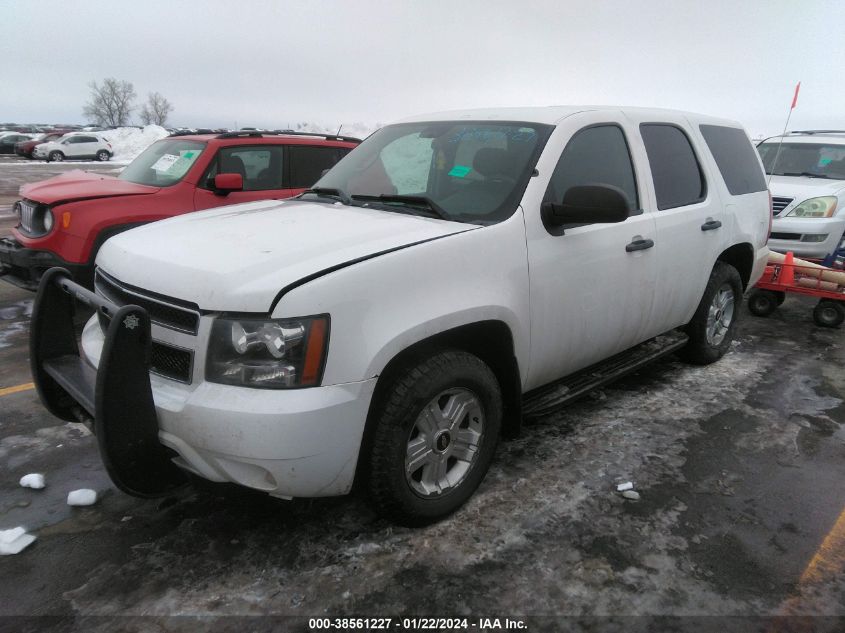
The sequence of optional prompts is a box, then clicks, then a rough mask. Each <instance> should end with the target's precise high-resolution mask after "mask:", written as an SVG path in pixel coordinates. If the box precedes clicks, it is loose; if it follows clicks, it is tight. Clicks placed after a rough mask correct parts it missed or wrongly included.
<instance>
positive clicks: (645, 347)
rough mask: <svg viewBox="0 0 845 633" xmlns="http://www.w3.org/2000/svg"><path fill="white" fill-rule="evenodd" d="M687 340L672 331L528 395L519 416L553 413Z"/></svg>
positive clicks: (524, 399) (537, 415)
mask: <svg viewBox="0 0 845 633" xmlns="http://www.w3.org/2000/svg"><path fill="white" fill-rule="evenodd" d="M688 340H689V337H688V336H687V335H686V334H684V333H683V332H679V331H677V330H673V331H671V332H667V333H666V334H661V335H660V336H656V337H654V338H653V339H649V340H648V341H646V342H645V343H640V344H639V345H637V346H636V347H632V348H631V349H628V350H625V351H624V352H620V353H619V354H616V355H615V356H611V357H610V358H608V359H606V360H603V361H601V362H600V363H596V364H595V365H590V366H589V367H587V368H586V369H582V370H581V371H579V372H576V373H574V374H571V375H569V376H567V377H566V378H562V379H561V380H558V381H556V382H553V383H551V384H548V385H545V386H543V387H539V388H538V389H534V390H532V391H529V392H528V393H526V394H525V395H524V396H523V397H522V414H523V415H524V416H525V417H526V418H537V417H540V416H543V415H547V414H549V413H553V412H555V411H557V410H559V409H561V408H563V407H564V406H565V405H566V404H568V403H570V402H571V401H573V400H575V399H576V398H580V397H581V396H583V395H586V394H588V393H589V392H591V391H593V390H594V389H598V388H599V387H603V386H604V385H606V384H607V383H609V382H612V381H614V380H616V379H617V378H621V377H622V376H625V375H626V374H630V373H631V372H633V371H636V370H637V369H639V368H640V367H642V366H643V365H647V364H648V363H650V362H652V361H653V360H656V359H658V358H660V357H661V356H665V355H667V354H671V353H672V352H674V351H676V350H678V349H680V348H682V347H683V346H684V345H686V343H687V341H688Z"/></svg>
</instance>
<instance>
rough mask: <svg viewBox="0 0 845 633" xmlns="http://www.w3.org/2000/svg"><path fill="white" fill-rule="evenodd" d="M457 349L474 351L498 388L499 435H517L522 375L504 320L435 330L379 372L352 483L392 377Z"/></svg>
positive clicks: (361, 465) (359, 476)
mask: <svg viewBox="0 0 845 633" xmlns="http://www.w3.org/2000/svg"><path fill="white" fill-rule="evenodd" d="M444 349H459V350H463V351H465V352H469V353H470V354H474V355H475V356H477V357H478V358H480V359H481V360H482V361H484V363H486V364H487V365H488V366H489V367H490V369H491V370H492V371H493V373H494V374H495V376H496V378H497V380H498V381H499V386H500V388H501V390H502V404H503V416H502V431H501V433H502V436H503V437H507V438H513V437H517V436H518V435H519V433H520V430H521V427H522V379H521V377H520V372H519V361H518V360H517V358H516V355H515V352H514V341H513V333H512V332H511V330H510V328H509V327H508V325H507V324H506V323H505V322H504V321H498V320H486V321H476V322H474V323H468V324H465V325H460V326H457V327H454V328H451V329H449V330H445V331H443V332H438V333H437V334H434V335H432V336H429V337H428V338H425V339H422V340H420V341H417V342H415V343H413V344H412V345H410V346H408V347H406V348H405V349H403V350H402V351H400V352H399V353H397V354H396V355H395V356H393V358H391V359H390V361H388V363H387V364H386V365H385V367H384V369H383V370H382V371H381V372H379V376H378V381H377V383H376V387H375V390H374V392H373V396H372V398H371V400H370V407H369V410H368V412H367V421H366V425H365V427H364V435H363V438H362V441H361V450H360V452H359V454H358V465H357V467H356V474H355V482H356V485H357V484H358V483H359V482H360V480H361V479H362V475H365V474H366V473H365V468H366V455H367V454H369V450H370V447H371V444H372V429H373V428H374V426H375V423H374V417H375V412H376V411H378V408H379V407H380V406H381V404H382V402H384V398H385V396H386V394H387V390H388V389H389V387H390V385H391V384H392V382H393V380H394V379H395V378H396V377H397V376H398V375H399V374H400V373H401V372H402V370H404V369H405V368H407V367H408V366H409V365H411V364H413V363H415V362H417V361H419V360H421V359H423V358H425V357H426V356H429V355H431V354H432V353H435V352H437V351H439V350H444Z"/></svg>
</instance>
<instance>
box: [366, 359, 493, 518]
mask: <svg viewBox="0 0 845 633" xmlns="http://www.w3.org/2000/svg"><path fill="white" fill-rule="evenodd" d="M385 388H386V391H384V392H383V393H384V394H385V395H384V397H383V399H382V401H381V403H380V404H378V405H377V409H375V410H374V411H373V415H374V416H375V417H374V418H373V423H374V424H375V427H374V428H373V436H372V449H371V451H370V453H369V455H368V456H367V458H368V473H367V488H368V490H369V494H370V498H371V500H372V503H373V505H374V506H375V508H376V510H377V511H378V512H379V514H381V515H383V516H384V517H386V518H388V519H391V520H393V521H395V522H397V523H400V524H402V525H408V526H413V525H425V524H427V523H432V522H434V521H436V520H438V519H441V518H443V517H445V516H447V515H449V514H451V513H452V512H454V511H455V510H457V509H458V508H459V507H460V506H461V505H463V503H464V502H465V501H466V500H467V499H468V498H469V497H470V496H471V495H472V493H473V492H474V491H475V489H476V488H477V487H478V485H479V484H480V483H481V480H482V479H483V478H484V475H485V474H486V473H487V470H488V468H489V467H490V462H491V461H492V459H493V452H494V451H495V449H496V443H497V441H498V438H499V430H500V428H501V424H502V395H501V390H500V388H499V383H498V381H497V380H496V376H495V375H494V374H493V372H492V371H491V370H490V368H489V367H488V366H487V365H485V364H484V363H483V362H482V361H481V360H480V359H479V358H477V357H476V356H473V355H472V354H468V353H466V352H463V351H457V350H452V351H443V352H439V353H437V354H435V355H434V356H431V357H429V358H427V359H424V360H422V361H419V362H417V363H416V364H414V365H411V366H409V367H407V368H405V369H404V370H403V371H402V372H401V373H400V374H399V375H398V376H397V377H396V378H395V379H394V380H393V381H392V382H391V383H390V384H387V385H385Z"/></svg>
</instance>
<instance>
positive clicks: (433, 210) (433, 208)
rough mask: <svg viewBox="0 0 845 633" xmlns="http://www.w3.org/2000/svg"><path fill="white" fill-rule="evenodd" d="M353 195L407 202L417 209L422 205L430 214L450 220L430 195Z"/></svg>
mask: <svg viewBox="0 0 845 633" xmlns="http://www.w3.org/2000/svg"><path fill="white" fill-rule="evenodd" d="M352 197H353V198H354V199H355V200H374V201H376V202H385V203H398V204H406V205H408V206H410V207H414V208H417V209H419V208H420V207H422V209H421V210H422V211H426V212H428V213H429V214H430V215H432V216H434V217H435V218H439V219H441V220H450V218H449V214H448V213H446V212H445V211H444V210H443V208H442V207H441V206H440V205H439V204H437V203H436V202H435V201H434V200H432V199H431V198H429V197H428V196H409V195H402V194H382V195H380V196H363V195H355V196H352Z"/></svg>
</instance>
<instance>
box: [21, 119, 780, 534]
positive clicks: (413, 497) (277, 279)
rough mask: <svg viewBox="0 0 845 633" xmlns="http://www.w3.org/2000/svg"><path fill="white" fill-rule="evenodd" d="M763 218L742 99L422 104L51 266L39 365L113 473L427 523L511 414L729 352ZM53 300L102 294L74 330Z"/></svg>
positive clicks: (471, 476)
mask: <svg viewBox="0 0 845 633" xmlns="http://www.w3.org/2000/svg"><path fill="white" fill-rule="evenodd" d="M770 218H771V211H770V208H769V194H768V191H767V189H766V181H765V178H764V176H763V168H762V165H761V163H760V158H759V156H758V155H757V153H756V152H755V151H754V147H753V146H752V144H751V142H750V141H749V139H748V136H747V135H746V133H745V130H743V129H742V126H741V125H740V124H739V123H735V122H733V121H726V120H722V119H715V118H711V117H704V116H700V115H694V114H688V113H683V112H674V111H669V110H652V109H636V108H630V109H628V108H605V107H601V108H598V107H580V108H578V107H569V108H567V107H550V108H526V109H516V108H514V109H491V110H474V111H460V112H446V113H440V114H435V115H427V116H420V117H414V118H411V119H407V120H405V121H402V122H400V123H397V124H394V125H388V126H386V127H384V128H382V129H380V130H379V131H378V132H376V133H374V134H373V135H372V136H370V137H369V138H368V139H367V140H365V141H364V142H363V143H362V144H361V145H359V146H358V147H356V148H355V149H353V150H352V151H351V152H350V153H349V154H348V155H347V156H346V157H344V158H343V159H342V160H341V161H340V162H339V163H337V165H335V166H334V167H333V168H332V169H331V170H330V171H329V172H328V173H327V174H326V175H325V176H323V177H322V178H321V179H320V180H319V181H318V182H317V184H316V185H315V186H314V187H313V188H311V189H309V190H307V191H306V192H305V193H303V194H302V195H301V196H299V197H298V198H295V199H289V200H264V201H259V202H250V203H245V204H240V205H234V206H227V207H221V208H219V209H216V210H213V211H208V212H203V213H191V214H188V215H185V216H181V217H177V218H172V219H168V220H164V221H162V222H156V223H154V224H148V225H146V226H143V227H140V228H137V229H133V230H130V231H127V232H125V233H121V234H120V235H117V236H115V237H113V238H111V239H109V240H108V241H107V242H106V243H105V244H104V245H103V247H102V249H101V250H100V252H99V255H98V257H97V266H98V268H97V273H96V281H95V287H96V294H94V293H91V292H90V291H88V290H86V289H85V288H83V287H82V286H79V285H77V284H75V283H74V282H72V281H71V280H70V278H69V273H67V271H65V270H63V269H61V268H52V269H50V270H49V271H47V272H46V273H45V274H44V276H43V277H42V280H41V286H40V288H39V292H38V298H37V299H36V302H35V308H34V312H33V317H32V327H31V336H32V347H31V349H32V365H33V372H34V373H33V375H34V380H35V382H36V385H37V386H38V390H39V394H40V396H41V398H42V401H43V402H44V403H45V405H46V406H47V408H48V409H49V410H50V411H52V412H53V413H55V414H56V415H58V416H60V417H63V418H64V419H74V416H75V415H77V414H79V415H80V416H81V417H83V418H86V417H87V418H88V419H91V418H92V417H93V426H94V429H95V432H96V435H97V440H98V443H99V446H100V451H101V455H102V458H103V461H104V463H105V464H106V468H107V469H108V472H109V474H110V475H111V477H112V479H113V481H114V482H115V484H116V485H117V486H118V487H120V488H121V489H122V490H124V491H127V492H129V493H131V494H136V495H140V496H153V495H156V494H163V493H165V492H166V491H167V490H169V489H170V488H171V487H172V486H175V485H177V484H179V483H181V482H182V481H183V479H184V472H183V471H189V472H192V473H195V474H197V475H200V476H202V477H205V478H206V479H210V480H212V481H220V482H223V481H228V482H234V483H238V484H241V485H244V486H249V487H251V488H255V489H258V490H263V491H265V492H267V493H269V494H271V495H274V496H278V497H319V496H330V495H340V494H345V493H347V492H349V491H350V490H351V489H352V485H353V482H355V481H357V482H359V483H360V485H361V486H362V488H363V489H364V490H367V491H368V492H369V495H370V498H371V500H372V502H373V504H374V505H375V507H376V508H377V509H378V510H379V511H380V512H381V513H382V514H383V515H385V516H387V517H390V518H392V519H393V520H395V521H397V522H400V523H404V524H409V525H418V524H423V523H427V522H430V521H433V520H436V519H438V518H440V517H443V516H445V515H447V514H449V513H450V512H452V511H454V510H455V509H457V508H458V507H459V506H460V505H461V504H462V503H463V502H464V501H466V500H467V499H468V498H469V496H470V495H471V494H472V493H473V491H474V490H475V489H476V487H477V486H478V485H479V483H480V482H481V480H482V478H483V477H484V474H485V473H486V471H487V469H488V467H489V466H490V462H491V460H492V458H493V453H494V450H495V448H496V444H497V442H498V440H499V437H500V435H513V434H515V433H516V432H517V431H518V430H519V428H520V424H521V421H522V418H523V416H526V417H536V416H540V415H544V414H546V413H548V412H549V411H551V410H554V409H556V408H558V407H560V406H562V405H563V404H564V403H566V402H568V401H569V400H571V399H573V398H575V397H578V396H579V395H583V394H584V393H586V392H588V391H590V390H592V389H595V388H597V387H598V386H600V385H602V384H604V383H606V382H608V381H609V380H612V379H614V378H617V377H619V376H620V375H622V374H624V373H625V372H626V371H633V370H634V369H635V368H637V367H639V366H640V365H642V364H643V363H645V362H648V361H650V360H653V359H654V358H655V357H657V356H659V355H661V354H663V353H668V352H671V351H675V350H677V351H678V352H679V353H680V354H681V355H682V356H683V358H685V359H686V360H688V361H689V362H692V363H697V364H707V363H712V362H714V361H716V360H718V359H719V358H720V357H721V356H722V355H723V354H725V353H726V352H727V351H728V350H729V348H730V346H731V340H732V338H733V333H734V331H735V327H736V321H737V317H738V315H739V306H740V303H741V301H742V294H743V291H744V290H745V289H746V288H747V287H749V286H750V285H753V284H754V283H755V282H756V281H757V279H758V278H759V277H760V275H761V274H762V272H763V270H764V268H765V266H766V261H767V259H768V255H769V250H768V248H767V247H766V239H767V237H768V233H769V221H770ZM70 297H77V298H79V299H80V300H82V301H84V302H85V303H87V304H88V305H89V306H92V307H95V308H96V310H97V314H96V315H95V316H94V317H93V318H92V319H91V320H90V321H89V322H88V324H87V325H86V326H85V328H84V331H83V333H82V337H81V345H80V346H79V347H77V342H76V340H75V339H74V329H73V316H72V314H71V311H70V308H71V307H72V303H71V299H70ZM622 352H625V353H624V354H622ZM80 354H81V355H80ZM86 412H87V413H86Z"/></svg>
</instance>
